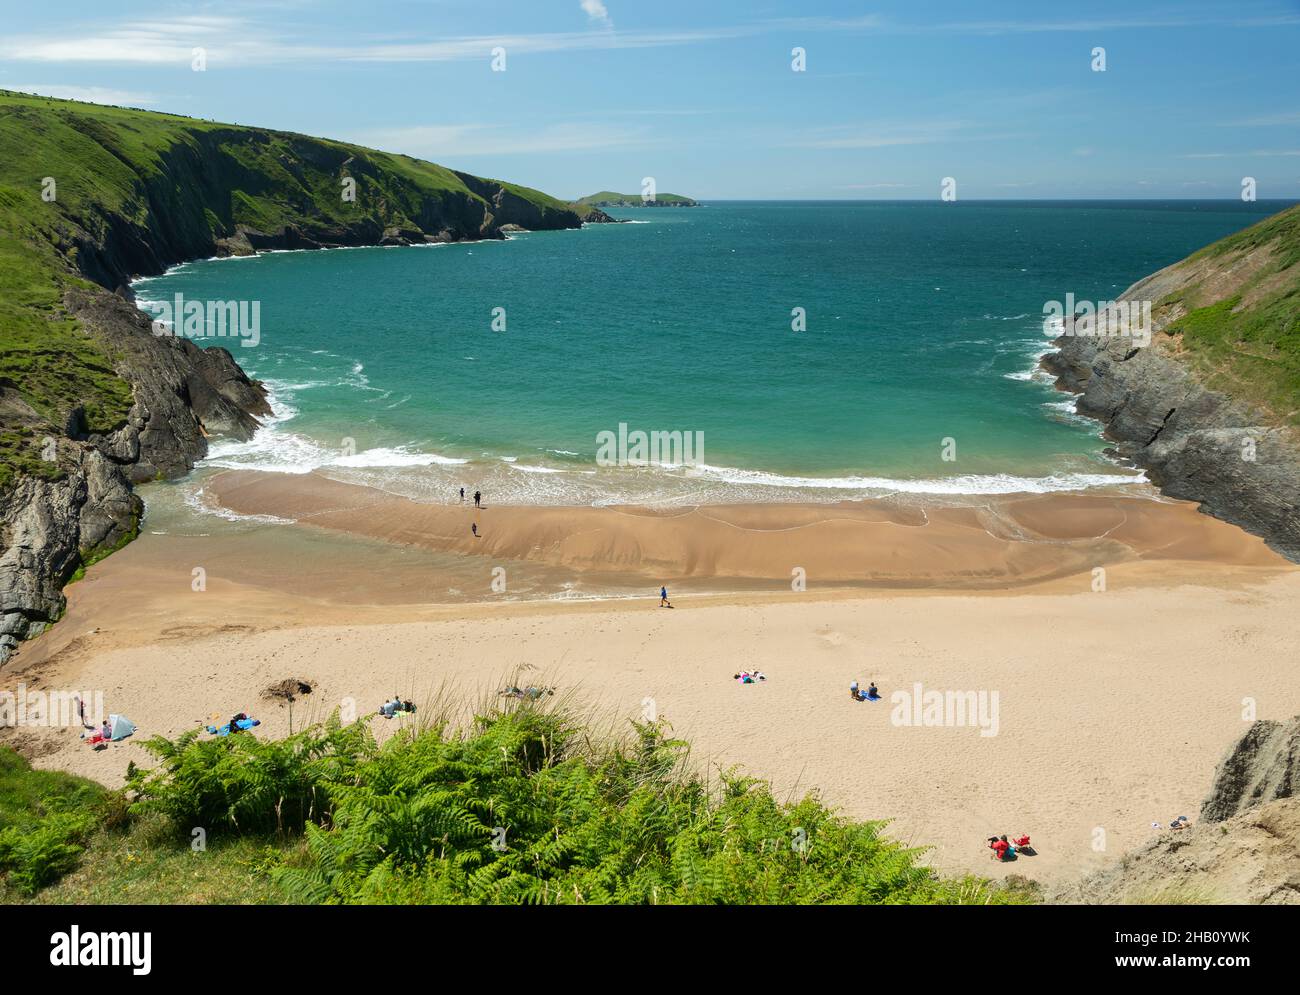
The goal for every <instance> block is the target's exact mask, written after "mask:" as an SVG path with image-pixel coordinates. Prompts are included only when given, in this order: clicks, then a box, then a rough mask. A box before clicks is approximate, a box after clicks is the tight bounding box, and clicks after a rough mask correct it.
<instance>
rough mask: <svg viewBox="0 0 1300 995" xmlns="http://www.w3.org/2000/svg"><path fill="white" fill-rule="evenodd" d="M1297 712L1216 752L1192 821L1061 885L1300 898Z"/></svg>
mask: <svg viewBox="0 0 1300 995" xmlns="http://www.w3.org/2000/svg"><path fill="white" fill-rule="evenodd" d="M1297 781H1300V716H1297V717H1296V718H1293V719H1291V720H1290V721H1288V722H1272V721H1266V720H1261V721H1259V722H1255V723H1254V724H1253V725H1252V726H1251V727H1250V729H1249V730H1247V732H1246V734H1245V735H1244V736H1242V737H1241V739H1240V740H1238V741H1237V742H1236V743H1235V744H1234V745H1233V747H1232V748H1231V749H1230V750H1229V751H1228V754H1227V756H1226V757H1224V759H1223V760H1222V761H1221V762H1220V764H1219V766H1218V768H1217V769H1216V771H1215V775H1214V784H1213V786H1212V787H1211V788H1210V793H1209V794H1208V795H1207V796H1206V798H1205V801H1204V802H1203V803H1202V805H1201V814H1200V819H1199V821H1198V822H1196V823H1194V824H1192V825H1191V827H1190V828H1187V829H1183V830H1179V831H1177V832H1175V831H1172V830H1168V829H1166V830H1164V831H1163V832H1161V833H1160V834H1159V835H1158V836H1157V837H1156V838H1155V839H1153V840H1151V842H1149V843H1147V844H1145V845H1143V846H1141V847H1138V848H1137V849H1136V850H1133V851H1131V852H1129V853H1127V854H1125V855H1124V857H1123V858H1122V859H1121V860H1120V861H1119V862H1118V863H1117V864H1115V865H1113V866H1111V867H1108V868H1106V869H1105V870H1103V871H1100V872H1098V873H1096V874H1091V875H1089V876H1087V877H1085V878H1084V879H1083V880H1082V881H1079V882H1076V883H1074V884H1071V885H1069V886H1067V887H1064V888H1061V889H1058V890H1057V891H1056V892H1055V893H1054V894H1052V895H1051V896H1049V898H1050V900H1051V901H1054V902H1062V903H1068V904H1080V903H1082V904H1104V905H1114V904H1129V903H1132V904H1138V903H1160V902H1178V903H1188V902H1191V903H1227V904H1250V905H1300V798H1297V797H1295V787H1296V784H1297Z"/></svg>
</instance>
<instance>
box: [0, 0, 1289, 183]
mask: <svg viewBox="0 0 1300 995" xmlns="http://www.w3.org/2000/svg"><path fill="white" fill-rule="evenodd" d="M110 8H111V9H110ZM5 22H6V23H5V32H4V34H3V35H0V87H8V88H19V89H30V90H34V91H38V92H44V93H49V94H51V95H54V96H69V97H78V98H81V99H94V100H99V101H100V102H105V103H120V104H129V105H133V106H142V107H149V108H154V109H159V110H169V111H174V112H177V113H181V114H189V115H193V116H196V117H203V118H211V119H216V120H222V121H233V122H238V123H243V124H256V125H264V126H268V127H276V128H284V129H290V130H294V131H301V132H306V133H308V134H312V135H321V136H327V137H332V138H343V139H349V140H353V141H357V142H361V143H364V144H367V145H374V146H378V147H380V148H384V149H389V150H391V151H396V152H406V153H409V154H411V155H415V156H419V157H421V158H427V159H432V160H434V161H436V162H441V163H444V164H446V165H449V166H453V167H455V168H458V169H465V170H469V171H471V172H475V173H479V174H483V175H488V176H494V177H500V178H504V179H509V180H514V181H517V182H521V183H526V184H528V185H530V186H535V187H538V188H540V189H543V190H545V191H547V192H549V193H553V194H555V195H557V196H562V197H572V196H578V195H580V194H583V193H588V192H591V191H593V190H597V189H618V190H624V191H633V192H635V191H637V190H639V189H640V185H641V179H642V177H645V176H653V177H655V179H656V182H657V184H658V189H659V190H660V191H672V192H677V193H684V194H687V195H690V196H697V197H701V198H721V197H739V198H837V199H838V198H868V199H878V198H908V199H911V198H931V197H936V196H938V192H939V184H940V181H941V179H942V178H943V177H945V176H951V177H954V178H956V180H957V184H958V187H957V189H958V195H959V196H960V197H961V198H977V197H1011V198H1040V197H1041V198H1047V197H1237V196H1239V193H1240V189H1241V181H1242V177H1245V176H1252V177H1254V178H1255V179H1256V181H1257V184H1258V196H1259V197H1260V198H1261V199H1264V198H1285V199H1297V198H1300V58H1297V53H1300V0H1235V2H1225V3H1204V4H1202V3H1196V2H1194V0H1193V2H1190V3H1154V4H1152V5H1147V4H1146V3H1144V2H1143V0H1127V2H1122V3H1111V2H1091V3H1071V4H1066V3H1055V2H1037V3H1011V2H1002V3H998V2H988V3H981V4H974V3H969V2H967V3H958V2H953V3H923V2H919V0H918V2H911V3H882V4H861V3H839V2H818V0H802V2H798V0H788V2H784V0H771V2H764V0H757V2H751V3H741V2H710V0H694V2H687V0H655V2H644V0H642V2H632V0H367V2H359V0H348V2H335V0H315V2H312V0H279V2H277V0H266V2H259V3H241V2H238V0H227V2H222V3H210V4H209V3H183V4H182V3H167V2H164V0H147V2H141V0H116V2H114V3H112V4H104V3H103V2H102V0H99V2H66V0H54V2H49V3H41V4H28V5H23V6H22V8H21V9H19V8H18V6H17V5H12V7H11V9H10V10H9V11H7V13H6V17H5ZM496 46H500V47H502V48H504V49H505V53H506V62H505V65H506V69H505V71H504V72H494V71H493V69H492V55H491V50H492V49H493V48H494V47H496ZM195 47H202V48H204V49H205V51H206V54H207V69H206V71H204V72H194V71H193V70H192V69H191V62H192V50H193V49H194V48H195ZM795 47H801V48H803V49H804V50H805V52H806V71H803V72H795V71H793V70H792V68H791V62H792V54H791V52H792V49H794V48H795ZM1097 47H1102V48H1104V49H1105V59H1106V70H1105V71H1104V72H1096V71H1094V70H1093V68H1092V65H1093V61H1094V56H1093V54H1092V53H1093V49H1094V48H1097Z"/></svg>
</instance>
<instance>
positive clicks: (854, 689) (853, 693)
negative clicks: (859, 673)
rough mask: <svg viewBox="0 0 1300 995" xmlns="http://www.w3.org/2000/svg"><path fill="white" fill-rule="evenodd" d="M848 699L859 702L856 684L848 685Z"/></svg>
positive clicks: (860, 697)
mask: <svg viewBox="0 0 1300 995" xmlns="http://www.w3.org/2000/svg"><path fill="white" fill-rule="evenodd" d="M849 697H850V698H852V699H853V700H854V701H861V700H862V695H860V694H858V682H857V681H854V682H853V683H852V684H850V685H849Z"/></svg>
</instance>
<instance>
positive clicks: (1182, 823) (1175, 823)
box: [1151, 815, 1192, 832]
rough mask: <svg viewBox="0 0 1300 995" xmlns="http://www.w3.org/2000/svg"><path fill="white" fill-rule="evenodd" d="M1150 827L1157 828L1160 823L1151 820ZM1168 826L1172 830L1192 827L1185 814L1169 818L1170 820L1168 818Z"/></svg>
mask: <svg viewBox="0 0 1300 995" xmlns="http://www.w3.org/2000/svg"><path fill="white" fill-rule="evenodd" d="M1151 828H1152V829H1159V828H1160V823H1158V822H1153V823H1151ZM1169 828H1170V829H1172V830H1173V831H1174V832H1178V831H1179V830H1181V829H1191V828H1192V824H1191V822H1190V821H1189V820H1188V818H1187V816H1185V815H1180V816H1178V817H1177V818H1176V819H1170V820H1169Z"/></svg>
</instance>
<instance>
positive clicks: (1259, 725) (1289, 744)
mask: <svg viewBox="0 0 1300 995" xmlns="http://www.w3.org/2000/svg"><path fill="white" fill-rule="evenodd" d="M1298 786H1300V715H1297V716H1296V717H1295V718H1293V719H1291V720H1290V721H1289V722H1273V721H1270V720H1267V719H1261V720H1260V721H1258V722H1256V723H1254V724H1253V725H1252V726H1251V727H1250V729H1249V730H1248V731H1247V732H1246V734H1245V735H1244V736H1242V737H1241V739H1239V740H1238V741H1237V742H1236V744H1234V745H1233V747H1232V749H1231V750H1229V751H1228V755H1227V756H1225V757H1224V758H1223V760H1222V761H1220V763H1219V766H1218V768H1217V769H1216V770H1215V772H1214V786H1213V787H1212V788H1211V789H1210V793H1209V795H1207V796H1206V799H1205V801H1204V802H1203V803H1202V804H1201V821H1202V822H1222V821H1223V820H1225V819H1230V818H1232V817H1233V816H1235V815H1238V814H1240V813H1241V812H1244V811H1245V810H1246V809H1249V808H1254V807H1256V806H1258V805H1263V804H1266V803H1268V802H1272V801H1276V800H1277V799H1279V798H1293V797H1294V796H1295V794H1296V788H1297V787H1298Z"/></svg>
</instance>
